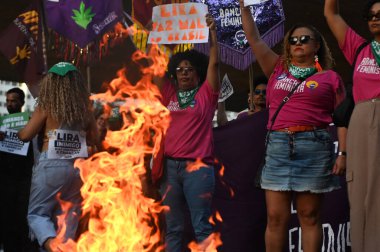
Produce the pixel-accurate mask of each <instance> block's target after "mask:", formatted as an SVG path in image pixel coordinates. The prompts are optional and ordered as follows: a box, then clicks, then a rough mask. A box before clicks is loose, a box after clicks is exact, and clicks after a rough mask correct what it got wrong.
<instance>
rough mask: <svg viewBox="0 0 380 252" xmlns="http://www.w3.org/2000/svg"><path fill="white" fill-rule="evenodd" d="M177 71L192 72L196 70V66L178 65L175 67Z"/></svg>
mask: <svg viewBox="0 0 380 252" xmlns="http://www.w3.org/2000/svg"><path fill="white" fill-rule="evenodd" d="M175 70H176V71H177V73H183V72H185V71H186V72H187V73H192V72H193V71H194V68H192V67H177V68H176V69H175Z"/></svg>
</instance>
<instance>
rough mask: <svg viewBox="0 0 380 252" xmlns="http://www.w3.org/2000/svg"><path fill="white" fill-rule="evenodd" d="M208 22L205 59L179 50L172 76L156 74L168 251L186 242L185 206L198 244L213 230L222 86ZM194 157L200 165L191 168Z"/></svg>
mask: <svg viewBox="0 0 380 252" xmlns="http://www.w3.org/2000/svg"><path fill="white" fill-rule="evenodd" d="M206 22H207V25H208V27H209V29H210V37H209V38H210V54H209V59H207V56H205V55H204V54H201V53H199V52H197V51H194V50H190V51H185V52H182V53H177V54H175V55H173V56H172V57H171V58H170V60H169V65H168V73H169V74H170V75H171V76H172V78H173V79H172V80H170V79H167V78H159V77H155V78H154V82H155V83H156V84H157V86H158V87H159V88H160V91H161V94H162V97H163V98H162V99H163V101H162V102H163V104H164V105H165V106H166V107H167V108H168V109H169V110H170V116H171V123H170V126H169V128H168V130H167V133H166V137H165V142H164V155H165V157H164V166H163V168H164V171H163V177H162V178H161V181H160V182H161V183H160V193H161V195H162V196H163V204H164V205H166V206H168V207H169V208H170V210H169V211H167V212H166V213H165V217H166V233H165V242H166V250H165V251H166V252H179V251H182V249H183V248H184V247H185V246H186V244H183V239H182V238H183V234H184V231H185V230H184V229H185V226H184V224H185V221H184V220H185V212H186V210H185V209H186V206H187V207H188V209H189V211H190V215H191V223H192V227H193V229H194V233H195V238H196V241H197V242H198V243H201V242H202V241H204V240H205V239H206V238H207V237H208V236H209V235H210V234H211V233H212V232H213V227H212V225H211V224H210V223H209V218H210V216H211V201H212V196H213V193H214V186H215V178H214V167H213V162H214V155H213V141H212V139H213V138H212V119H213V116H214V113H215V109H216V104H217V101H218V96H219V89H220V87H219V85H220V84H219V75H218V45H217V40H216V30H215V23H214V20H213V19H212V17H211V15H209V14H208V15H207V17H206ZM196 159H200V160H202V162H203V164H202V165H201V167H200V168H199V169H196V170H194V171H191V170H189V165H191V164H192V163H193V162H194V161H195V160H196ZM153 180H154V181H155V180H157V178H154V179H153Z"/></svg>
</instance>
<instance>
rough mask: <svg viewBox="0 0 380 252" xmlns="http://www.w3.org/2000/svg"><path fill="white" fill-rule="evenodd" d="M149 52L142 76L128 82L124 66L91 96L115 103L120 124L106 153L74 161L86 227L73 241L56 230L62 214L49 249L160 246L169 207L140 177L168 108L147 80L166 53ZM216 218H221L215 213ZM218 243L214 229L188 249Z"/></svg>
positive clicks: (160, 69) (162, 65) (108, 250)
mask: <svg viewBox="0 0 380 252" xmlns="http://www.w3.org/2000/svg"><path fill="white" fill-rule="evenodd" d="M146 57H147V56H146V55H144V54H143V53H141V52H137V53H135V54H134V56H133V59H134V60H135V61H136V62H138V61H139V60H141V59H144V58H145V59H146ZM149 57H151V58H152V59H153V60H152V61H153V63H152V65H151V66H149V67H145V68H143V69H142V70H141V71H142V73H143V76H142V78H141V80H140V81H139V82H138V83H137V84H136V85H131V84H130V83H129V82H128V80H127V79H126V78H125V71H128V70H126V69H123V70H120V71H119V72H118V76H119V77H118V78H116V79H114V80H113V81H112V82H111V83H110V84H109V89H108V91H107V92H106V93H103V94H97V95H94V96H93V97H92V99H100V100H102V101H104V102H106V103H107V104H118V106H119V111H120V114H121V116H122V121H123V126H122V128H121V129H120V130H119V131H108V132H107V135H106V138H105V142H106V145H107V146H109V147H111V148H112V150H113V151H112V152H106V151H104V152H99V153H96V154H94V155H93V156H92V157H90V158H88V159H86V160H83V159H81V160H77V161H76V162H75V166H76V167H78V168H79V169H80V174H81V178H82V180H83V182H84V185H83V186H82V188H81V194H82V197H83V203H82V204H83V206H82V212H83V213H82V218H88V220H87V221H88V225H87V230H86V231H85V232H83V233H82V234H81V235H80V237H79V238H78V240H77V241H76V242H74V241H72V240H69V241H65V240H64V238H63V235H62V233H64V230H65V225H69V223H67V224H65V223H64V220H65V216H60V217H59V218H60V223H59V225H60V229H59V230H61V231H62V232H61V233H58V235H57V237H56V238H55V239H54V242H53V244H54V249H55V250H54V251H65V252H77V251H78V252H94V251H104V252H113V251H115V252H116V251H118V252H119V251H120V252H124V251H125V252H127V251H133V252H136V251H137V252H140V251H141V252H144V251H146V252H150V251H156V252H159V251H164V245H163V239H162V234H161V233H160V223H159V216H160V214H161V213H162V212H163V211H170V209H167V208H165V207H163V206H162V205H161V202H159V201H157V200H155V199H153V198H149V197H147V196H146V195H145V194H144V186H146V185H144V182H143V181H146V180H147V177H148V176H149V174H147V170H149V168H147V167H148V166H149V159H150V158H151V157H152V156H154V155H156V154H157V153H158V150H159V148H160V142H161V141H162V139H163V137H164V135H165V133H166V130H167V128H168V126H169V123H170V119H169V111H168V110H167V109H166V108H165V107H164V106H163V105H162V104H161V102H160V97H161V95H160V93H159V90H158V88H157V87H156V86H155V85H154V84H152V82H151V80H152V75H153V74H155V75H157V74H158V75H163V74H164V72H165V70H166V64H167V58H166V56H165V55H164V54H162V53H160V52H159V50H152V51H151V53H150V55H149ZM202 164H203V163H202V162H201V161H200V160H199V162H195V163H194V164H193V166H192V168H191V169H199V167H200V165H202ZM203 165H204V164H203ZM61 205H62V207H65V208H68V207H69V205H67V204H65V203H62V204H61ZM66 212H67V210H66ZM216 219H217V220H220V221H221V218H220V216H219V217H217V218H216ZM221 244H222V243H221V240H220V234H219V233H214V234H212V235H211V236H210V237H209V238H208V239H207V240H206V241H204V242H202V243H201V244H196V243H191V244H189V248H190V249H191V250H192V251H209V252H212V251H216V248H217V247H218V246H220V245H221Z"/></svg>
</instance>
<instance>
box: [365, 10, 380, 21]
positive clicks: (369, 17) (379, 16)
mask: <svg viewBox="0 0 380 252" xmlns="http://www.w3.org/2000/svg"><path fill="white" fill-rule="evenodd" d="M373 18H375V20H374V21H377V20H380V11H378V12H376V13H372V12H370V13H368V15H367V16H366V17H365V20H367V21H372V20H373Z"/></svg>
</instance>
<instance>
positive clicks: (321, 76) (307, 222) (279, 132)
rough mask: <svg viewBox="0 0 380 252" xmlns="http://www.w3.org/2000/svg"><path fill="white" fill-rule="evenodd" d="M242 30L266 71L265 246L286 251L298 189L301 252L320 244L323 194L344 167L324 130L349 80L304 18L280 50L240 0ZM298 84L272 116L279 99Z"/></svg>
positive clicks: (273, 251) (336, 184) (335, 183)
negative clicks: (334, 68) (338, 70)
mask: <svg viewBox="0 0 380 252" xmlns="http://www.w3.org/2000/svg"><path fill="white" fill-rule="evenodd" d="M239 2H240V7H241V13H242V22H243V29H244V32H245V34H246V37H247V40H248V42H249V44H250V46H251V48H252V51H253V53H254V54H255V57H256V59H257V61H258V63H259V64H260V66H261V69H262V70H263V72H264V74H265V75H266V76H268V77H269V81H268V86H267V105H269V106H267V107H269V118H270V120H269V123H268V129H269V131H270V132H269V135H268V139H267V151H266V158H265V166H264V167H263V170H262V176H261V181H260V185H261V187H262V188H263V189H265V196H266V206H267V215H268V217H267V228H266V232H265V246H266V251H270V252H276V251H279V252H280V251H283V249H284V245H285V242H286V237H287V233H288V222H289V219H290V215H291V210H290V208H291V201H292V198H293V195H294V196H295V199H296V202H295V206H296V209H297V216H298V219H299V222H300V225H301V229H302V248H303V251H305V252H309V251H321V248H322V240H323V239H322V223H321V219H320V211H321V205H322V199H323V194H324V193H325V192H329V191H332V190H335V189H337V188H339V180H338V179H339V178H338V177H337V176H335V175H340V174H343V172H344V170H342V169H340V168H341V167H340V166H335V169H334V168H333V167H334V151H333V150H334V149H333V144H332V140H331V137H330V135H329V133H328V131H327V127H328V125H329V124H330V123H331V122H332V113H333V111H334V108H335V107H336V106H337V105H338V104H339V103H340V102H341V101H342V100H343V99H344V95H345V92H344V85H343V82H342V80H341V78H340V77H339V75H338V74H337V73H335V72H334V71H332V70H331V67H332V61H333V60H332V56H331V53H330V51H329V48H328V47H327V44H326V42H325V40H324V38H323V37H322V35H321V34H320V33H319V32H318V31H317V30H316V29H315V28H314V27H313V26H311V25H306V24H299V25H295V26H294V27H293V28H291V29H290V30H289V31H288V32H287V34H286V35H285V38H284V43H283V47H284V50H283V55H282V56H280V55H278V54H276V53H275V52H274V51H273V50H271V48H270V47H269V46H268V45H267V44H266V43H265V42H264V41H263V40H262V39H261V37H260V34H259V32H258V29H257V27H256V24H255V22H254V20H253V18H252V14H251V11H250V7H249V6H246V7H245V6H244V1H243V0H239ZM291 90H295V91H294V93H293V94H292V95H291V97H290V99H289V100H288V101H287V102H286V103H285V104H284V106H283V107H282V108H281V110H280V111H279V113H278V116H277V117H276V119H275V121H272V120H273V118H274V114H275V113H276V111H277V109H278V108H279V107H280V106H281V103H282V101H283V100H284V98H285V97H286V96H288V95H289V93H290V91H291Z"/></svg>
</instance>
